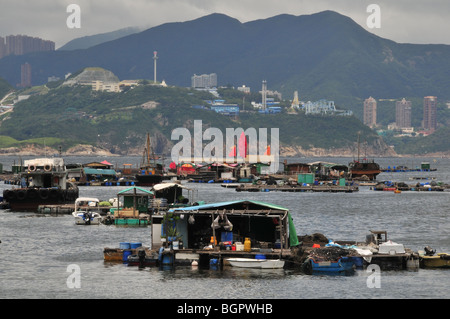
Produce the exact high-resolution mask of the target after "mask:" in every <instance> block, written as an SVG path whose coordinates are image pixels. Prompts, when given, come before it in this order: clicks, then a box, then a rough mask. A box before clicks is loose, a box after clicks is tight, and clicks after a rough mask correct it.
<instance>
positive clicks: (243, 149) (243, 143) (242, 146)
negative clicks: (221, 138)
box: [239, 132, 247, 158]
mask: <svg viewBox="0 0 450 319" xmlns="http://www.w3.org/2000/svg"><path fill="white" fill-rule="evenodd" d="M239 156H240V157H242V158H245V157H246V156H247V139H246V138H245V134H244V132H242V134H241V137H240V138H239Z"/></svg>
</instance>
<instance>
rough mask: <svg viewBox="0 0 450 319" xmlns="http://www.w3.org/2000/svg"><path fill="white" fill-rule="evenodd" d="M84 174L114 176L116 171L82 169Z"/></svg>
mask: <svg viewBox="0 0 450 319" xmlns="http://www.w3.org/2000/svg"><path fill="white" fill-rule="evenodd" d="M83 170H84V173H85V174H88V175H116V171H115V170H113V169H101V168H87V167H85V168H83Z"/></svg>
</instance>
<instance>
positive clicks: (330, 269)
mask: <svg viewBox="0 0 450 319" xmlns="http://www.w3.org/2000/svg"><path fill="white" fill-rule="evenodd" d="M353 266H354V261H353V258H351V257H340V258H338V259H336V260H332V261H330V260H325V261H321V260H316V259H315V258H312V257H310V258H308V259H307V260H306V261H305V262H304V263H303V265H302V269H303V271H304V272H305V273H308V274H312V273H315V272H326V273H343V272H349V271H351V270H353Z"/></svg>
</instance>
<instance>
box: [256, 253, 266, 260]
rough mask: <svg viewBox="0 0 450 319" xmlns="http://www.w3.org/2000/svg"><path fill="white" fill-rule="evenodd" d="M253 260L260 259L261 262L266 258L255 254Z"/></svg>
mask: <svg viewBox="0 0 450 319" xmlns="http://www.w3.org/2000/svg"><path fill="white" fill-rule="evenodd" d="M255 259H262V260H264V259H266V256H265V255H261V254H257V255H255Z"/></svg>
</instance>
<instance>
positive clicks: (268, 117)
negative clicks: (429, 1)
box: [0, 84, 388, 155]
mask: <svg viewBox="0 0 450 319" xmlns="http://www.w3.org/2000/svg"><path fill="white" fill-rule="evenodd" d="M224 94H225V96H222V98H225V99H226V100H227V101H229V102H235V101H242V96H240V95H239V94H242V93H240V92H237V91H234V92H233V94H231V93H227V90H225V91H224ZM211 99H214V97H213V96H212V95H210V94H209V93H205V92H199V91H196V90H191V89H187V88H179V87H158V86H152V85H148V84H147V85H140V86H137V87H135V88H134V89H130V90H128V91H125V92H120V93H106V92H100V91H93V90H92V89H91V87H90V86H74V87H70V86H60V87H56V88H52V89H46V90H42V94H36V95H33V96H31V97H30V98H29V99H28V100H25V101H21V102H19V103H17V104H16V106H15V107H14V111H13V112H12V113H10V114H9V115H8V116H7V117H4V118H3V120H2V123H1V126H0V135H3V136H9V137H10V138H9V139H3V140H2V139H0V143H2V141H3V142H4V143H6V144H7V145H5V144H4V145H0V147H8V146H13V145H14V144H21V145H23V144H26V143H37V144H40V145H42V144H43V143H45V144H46V145H47V146H51V147H53V148H55V149H57V148H58V147H59V146H61V147H62V148H63V150H67V149H68V148H70V147H72V146H75V145H77V144H91V145H97V146H100V147H102V148H104V149H106V150H108V151H110V152H112V153H115V154H129V153H130V152H131V153H139V152H141V151H142V149H143V144H144V142H145V135H146V133H147V132H150V133H151V135H152V140H153V144H154V147H155V151H156V152H157V153H166V154H170V150H171V148H172V146H173V145H174V144H175V143H177V141H171V132H172V130H174V129H175V128H178V127H187V128H188V129H190V130H191V131H192V130H193V124H194V120H201V121H202V124H203V130H205V129H206V128H208V127H216V128H219V129H220V130H221V131H222V132H224V134H225V132H226V128H239V127H242V128H243V129H247V128H249V127H254V128H256V129H258V128H267V129H268V131H269V133H270V128H279V135H280V143H281V145H282V146H283V147H290V148H291V149H294V150H304V151H305V152H307V151H308V150H312V149H324V150H329V152H331V153H332V152H335V153H336V152H338V150H339V149H341V150H345V151H347V152H348V154H356V141H357V136H358V132H360V133H361V137H362V141H366V142H367V145H368V146H369V147H370V148H372V150H373V152H375V153H376V154H379V155H382V154H385V152H386V151H387V149H388V148H387V147H386V145H385V144H384V142H383V141H382V140H381V138H379V137H378V136H377V135H376V133H375V132H373V131H372V130H370V129H369V128H368V127H366V126H365V125H363V124H362V123H361V122H360V121H359V120H358V119H357V118H355V117H353V116H351V117H338V116H335V117H333V116H305V115H304V113H302V112H300V113H298V114H288V113H286V111H283V112H282V113H281V114H259V113H258V112H257V111H255V110H252V108H251V105H250V101H246V105H245V109H246V110H247V112H241V114H240V116H239V117H237V118H235V117H229V116H225V115H221V114H217V113H215V112H214V111H211V110H207V109H196V108H192V106H193V105H204V106H206V105H207V104H206V102H205V100H211ZM241 110H242V108H241ZM191 134H193V132H192V133H191ZM11 138H12V139H11ZM269 143H270V142H269ZM291 155H295V154H291ZM297 155H298V154H297Z"/></svg>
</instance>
